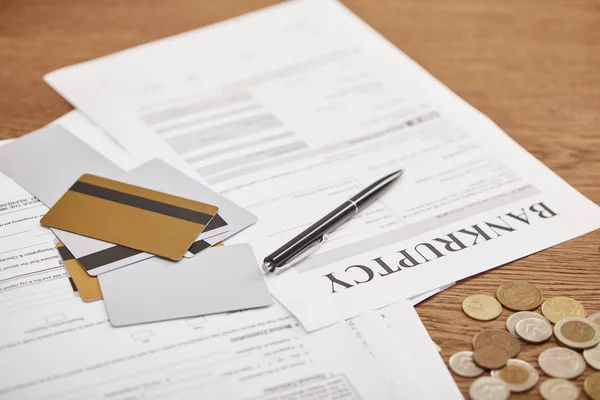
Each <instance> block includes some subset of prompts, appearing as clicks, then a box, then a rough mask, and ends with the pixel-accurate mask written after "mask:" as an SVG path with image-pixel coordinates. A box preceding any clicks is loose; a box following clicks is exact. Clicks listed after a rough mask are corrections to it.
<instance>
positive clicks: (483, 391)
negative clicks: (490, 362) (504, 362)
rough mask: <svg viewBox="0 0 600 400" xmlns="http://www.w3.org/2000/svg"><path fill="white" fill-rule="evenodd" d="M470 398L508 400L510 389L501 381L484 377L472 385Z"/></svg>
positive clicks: (474, 399) (473, 399)
mask: <svg viewBox="0 0 600 400" xmlns="http://www.w3.org/2000/svg"><path fill="white" fill-rule="evenodd" d="M469 396H470V397H471V399H472V400H507V399H508V398H509V397H510V389H509V388H508V385H507V384H506V383H505V382H504V381H503V380H501V379H498V378H492V377H490V376H483V377H481V378H477V379H476V380H475V382H473V383H472V384H471V387H469Z"/></svg>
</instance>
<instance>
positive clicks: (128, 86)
mask: <svg viewBox="0 0 600 400" xmlns="http://www.w3.org/2000/svg"><path fill="white" fill-rule="evenodd" d="M46 80H47V81H48V83H50V85H51V86H52V87H53V88H55V89H56V90H57V91H58V92H59V93H60V94H62V95H63V96H64V97H65V98H66V99H67V100H69V101H70V102H71V103H72V104H73V105H75V106H76V107H77V108H79V109H80V110H82V111H83V112H84V113H85V114H86V115H87V116H89V117H90V118H91V119H93V120H94V121H95V123H97V124H98V125H99V126H100V127H102V128H103V129H104V130H105V131H106V132H107V133H109V134H110V135H111V136H112V137H113V138H114V139H115V140H117V141H118V142H119V143H120V144H121V145H122V146H123V147H124V148H125V149H126V150H127V151H128V152H129V153H130V154H131V155H133V156H134V157H135V158H136V159H138V160H140V161H143V160H146V159H148V158H152V157H156V156H159V157H162V158H166V159H168V160H171V161H172V162H174V163H179V165H181V166H182V168H186V167H187V168H190V169H191V170H193V172H195V173H196V174H199V175H201V176H202V177H203V178H205V179H206V180H207V181H208V183H210V184H211V185H213V187H215V188H216V189H217V191H219V192H220V193H222V194H224V195H226V196H228V197H229V198H230V199H232V200H233V201H235V202H236V203H238V204H240V205H242V206H245V207H246V208H248V209H249V210H250V211H251V212H253V213H254V214H255V215H257V216H258V221H259V222H258V224H256V225H255V226H254V227H252V228H251V229H249V230H247V231H245V232H244V233H243V234H242V235H239V236H238V237H236V239H235V240H236V241H240V242H249V243H251V244H252V245H253V248H254V251H255V253H256V254H257V257H258V258H259V259H262V258H263V257H264V256H266V255H268V254H269V253H271V252H272V251H273V250H274V249H276V248H277V247H278V246H280V245H281V244H283V243H285V242H286V241H288V240H289V239H290V238H292V237H293V236H295V235H296V234H297V233H299V232H300V231H301V230H303V229H304V228H306V227H307V226H309V225H310V224H311V223H313V222H314V221H315V220H317V219H319V218H320V217H322V216H323V215H324V214H326V213H327V212H329V211H330V210H331V209H333V208H335V207H336V206H338V205H339V204H340V203H342V202H343V201H344V200H346V199H347V198H348V197H350V196H351V195H353V194H355V193H356V192H358V191H359V189H361V188H362V187H364V186H366V185H368V184H370V183H372V182H373V181H375V180H377V179H378V178H380V177H382V176H384V175H385V174H388V173H390V172H392V171H395V170H397V169H400V168H405V173H404V175H403V177H402V178H401V179H400V180H399V182H397V183H396V184H395V185H394V186H393V188H392V189H391V190H390V191H388V192H387V193H386V194H385V195H384V196H383V197H381V198H380V199H379V201H377V202H375V203H374V204H373V205H371V206H370V207H369V208H368V209H367V210H365V211H364V212H362V213H360V214H358V215H357V216H356V217H355V218H354V219H352V220H351V221H350V223H347V224H345V225H343V226H342V227H341V228H340V229H338V230H337V231H336V232H334V233H333V235H331V237H330V239H329V240H328V242H326V243H325V244H324V245H323V246H322V247H321V248H320V249H319V250H318V251H317V252H316V253H315V254H313V255H311V256H310V257H309V258H308V259H306V260H305V261H304V262H302V263H301V264H299V265H298V266H297V267H295V268H294V269H293V270H289V271H286V272H285V273H283V274H281V275H279V276H270V277H269V279H268V285H269V288H270V290H271V292H272V293H273V294H274V295H275V296H276V297H277V298H278V300H280V301H281V302H282V303H283V305H284V306H285V307H286V308H287V309H288V310H290V311H291V312H292V313H293V314H294V315H295V316H296V317H298V318H299V319H300V321H301V322H302V323H303V325H304V326H305V327H306V328H307V329H309V330H314V329H318V328H320V327H323V326H326V325H329V324H332V323H334V322H336V321H340V320H343V319H346V318H349V317H352V316H355V315H358V314H360V313H362V312H365V311H368V310H372V309H375V308H378V307H382V306H385V305H387V304H391V303H393V302H395V301H397V300H399V299H402V298H407V297H410V296H414V295H417V294H419V293H423V292H425V291H429V290H432V289H433V288H436V287H440V286H443V285H446V284H449V283H451V282H454V281H456V280H459V279H463V278H465V277H468V276H470V275H474V274H477V273H480V272H482V271H485V270H488V269H490V268H493V267H496V266H499V265H502V264H505V263H507V262H510V261H512V260H515V259H518V258H521V257H524V256H526V255H529V254H532V253H534V252H537V251H540V250H542V249H545V248H547V247H549V246H553V245H555V244H558V243H560V242H563V241H565V240H569V239H571V238H573V237H576V236H578V235H582V234H584V233H586V232H589V231H592V230H594V229H597V228H598V227H600V210H599V208H598V206H596V205H595V204H594V203H592V202H591V201H589V200H588V199H586V198H585V197H584V196H582V195H581V194H580V193H578V192H577V191H576V190H575V189H573V188H572V187H570V186H569V185H568V184H566V183H565V182H564V181H562V180H561V179H560V178H559V177H558V176H556V175H555V174H554V173H552V172H551V171H550V170H548V169H547V168H546V167H545V166H544V165H542V164H541V163H540V162H539V161H537V160H536V159H535V158H534V157H532V156H531V155H530V154H529V153H527V152H526V151H525V150H524V149H523V148H521V147H520V146H518V145H517V144H516V143H515V142H514V141H513V140H511V139H510V138H509V137H508V136H507V135H506V134H505V133H504V132H503V131H502V130H501V129H499V128H498V127H497V126H496V125H495V124H494V123H493V122H491V121H490V120H489V119H488V118H487V117H485V116H484V115H482V114H481V113H480V112H478V111H477V110H475V109H474V108H472V107H471V106H469V105H468V104H467V103H466V102H464V101H463V100H462V99H460V98H459V97H458V96H456V95H455V94H454V93H452V92H451V91H450V90H449V89H448V88H446V87H445V86H443V85H442V84H441V83H440V82H438V81H437V80H436V79H435V78H433V77H432V76H431V75H429V74H428V73H427V72H426V71H425V70H423V69H422V68H421V67H420V66H418V65H417V64H416V63H414V62H413V61H412V60H411V59H409V58H408V57H407V56H406V55H405V54H403V53H402V52H401V51H399V50H398V49H397V48H395V47H394V46H393V45H392V44H390V43H389V42H387V41H386V40H385V39H384V38H382V37H381V36H380V35H379V34H378V33H376V32H375V31H374V30H373V29H371V28H370V27H369V26H368V25H366V24H365V23H364V22H363V21H361V20H360V19H359V18H358V17H357V16H355V15H354V14H352V13H351V12H350V11H349V10H348V9H346V8H345V7H344V6H343V5H342V4H340V3H338V2H336V1H333V0H324V1H321V0H308V1H292V2H286V3H284V4H281V5H277V6H274V7H271V8H267V9H264V10H260V11H257V12H255V13H251V14H248V15H244V16H242V17H239V18H235V19H232V20H230V21H226V22H223V23H219V24H216V25H213V26H209V27H206V28H202V29H198V30H195V31H191V32H187V33H184V34H181V35H178V36H174V37H171V38H167V39H164V40H161V41H158V42H154V43H149V44H146V45H142V46H139V47H136V48H134V49H131V50H126V51H122V52H119V53H116V54H114V55H110V56H107V57H103V58H100V59H98V60H94V61H90V62H86V63H83V64H79V65H75V66H71V67H67V68H64V69H61V70H58V71H55V72H53V73H51V74H49V75H47V76H46Z"/></svg>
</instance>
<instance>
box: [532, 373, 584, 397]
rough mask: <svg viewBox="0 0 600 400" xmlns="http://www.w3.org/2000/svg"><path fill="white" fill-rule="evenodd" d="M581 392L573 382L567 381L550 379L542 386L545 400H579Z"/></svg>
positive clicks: (541, 389) (541, 391)
mask: <svg viewBox="0 0 600 400" xmlns="http://www.w3.org/2000/svg"><path fill="white" fill-rule="evenodd" d="M580 392H581V391H580V390H579V389H578V388H577V386H575V384H574V383H573V382H571V381H568V380H566V379H557V378H552V379H548V380H547V381H544V382H543V383H542V385H541V386H540V394H541V395H542V398H543V399H544V400H577V399H578V398H579V393H580Z"/></svg>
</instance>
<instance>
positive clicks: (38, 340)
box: [0, 112, 461, 400]
mask: <svg viewBox="0 0 600 400" xmlns="http://www.w3.org/2000/svg"><path fill="white" fill-rule="evenodd" d="M55 124H59V125H61V126H63V127H64V128H67V127H68V128H70V129H74V128H75V127H76V129H78V134H79V135H82V136H84V137H86V138H87V140H90V141H93V142H94V143H95V145H96V146H98V147H99V148H100V149H101V151H102V153H103V154H104V155H105V156H107V157H108V158H109V159H111V160H112V161H119V160H120V161H121V162H122V163H123V164H128V163H129V161H128V159H127V157H124V156H123V154H122V153H121V152H120V151H119V149H118V148H116V147H114V146H112V145H111V144H110V143H111V142H110V141H106V140H105V139H106V138H104V137H103V136H102V135H103V134H101V132H99V131H98V130H97V129H96V128H94V127H93V126H92V125H90V124H89V122H88V121H87V120H86V119H85V118H83V117H82V116H81V115H79V114H77V113H76V112H72V113H69V114H67V115H66V116H65V117H62V118H61V119H59V120H58V121H56V122H55ZM0 188H2V192H1V196H0V246H2V247H1V250H0V251H1V253H2V254H1V256H2V257H1V258H0V271H1V274H0V324H1V326H2V329H0V377H2V379H0V398H2V399H19V400H20V399H25V398H27V399H29V398H32V399H61V400H64V399H66V400H74V399H107V398H110V399H116V400H119V399H122V400H126V399H133V398H145V399H178V400H179V399H197V398H206V399H252V400H278V399H280V400H282V399H291V398H293V399H298V400H302V399H306V400H313V399H315V398H317V397H318V398H335V399H340V400H359V399H373V398H377V399H413V398H415V397H419V398H423V399H432V400H434V399H437V398H439V395H440V393H443V394H444V396H445V398H448V399H460V398H461V395H460V391H459V390H458V388H457V387H456V385H455V384H454V382H453V380H452V377H451V376H450V374H449V372H448V370H447V369H446V367H445V365H444V364H443V361H442V360H441V358H440V356H439V355H438V354H437V352H436V351H435V350H434V349H433V347H432V346H431V341H430V338H429V336H428V335H427V333H426V331H425V330H424V328H423V326H422V324H421V322H420V320H419V318H418V316H417V314H416V312H415V311H414V309H413V307H412V305H411V303H410V302H409V301H403V302H400V303H398V304H395V305H394V309H393V310H391V311H389V312H391V313H393V314H394V315H398V317H399V318H402V320H403V323H404V324H405V325H406V326H408V327H410V329H403V330H402V331H401V332H395V331H394V329H393V327H391V326H388V325H387V324H384V323H383V320H382V315H383V314H384V313H385V312H386V311H385V309H384V310H380V311H376V312H374V313H372V314H364V315H363V316H361V319H360V320H357V321H356V324H355V323H354V321H353V320H349V321H346V322H343V323H340V324H337V325H335V326H332V327H329V328H326V329H323V330H320V331H319V332H315V333H312V334H309V333H307V332H306V331H305V330H304V329H303V328H302V327H301V325H300V323H299V321H298V320H297V319H296V318H295V317H294V316H292V315H291V314H290V313H289V312H288V311H287V310H285V309H284V308H283V307H282V306H281V305H280V304H278V303H277V304H275V305H273V306H271V307H268V308H264V309H256V310H248V311H241V312H233V313H227V314H217V315H210V316H202V317H197V318H188V319H180V320H174V321H168V322H161V323H154V324H145V325H136V326H132V327H126V328H114V327H112V326H111V325H110V323H109V321H108V317H107V314H106V311H105V307H104V303H103V301H102V300H99V301H95V302H91V303H85V302H83V301H82V300H81V299H80V298H78V297H76V296H75V294H74V293H73V290H72V289H71V286H70V284H69V282H68V279H67V276H66V273H65V270H64V267H63V265H62V261H61V260H60V256H59V255H58V253H57V251H56V249H55V247H54V236H53V235H52V234H51V233H50V231H49V230H48V229H46V228H43V227H41V226H40V225H39V219H40V218H41V217H42V216H43V215H44V214H45V212H46V211H47V209H46V207H45V206H43V205H41V203H39V201H38V200H37V199H36V198H34V197H33V196H31V195H30V194H29V193H27V192H26V191H24V190H23V189H22V188H21V187H20V186H19V185H17V184H16V183H15V182H13V181H12V180H10V179H9V178H7V177H5V176H4V175H1V174H0ZM433 292H435V291H433ZM433 292H432V293H425V294H422V295H420V296H418V298H414V299H412V300H411V301H412V302H418V301H420V300H423V299H425V298H426V297H427V296H428V295H431V294H433ZM419 330H420V335H419V339H418V340H415V338H414V337H413V335H414V332H415V331H419ZM386 343H387V344H388V345H389V347H390V349H389V350H388V351H385V352H382V350H383V348H384V347H385V346H386ZM380 353H381V356H380ZM407 354H410V356H407ZM383 355H385V358H380V357H382V356H383ZM423 357H427V358H428V359H431V360H433V361H434V364H433V365H427V366H426V368H423V367H422V366H415V365H411V363H410V362H407V363H404V364H402V363H399V362H398V361H396V364H395V365H394V364H392V362H393V360H398V359H402V358H407V359H416V358H423ZM398 363H399V364H398ZM398 368H404V370H403V373H402V374H398V373H397V371H398ZM425 376H427V377H429V378H431V377H432V376H434V377H435V379H436V381H438V382H440V384H439V385H436V387H435V388H433V387H431V385H426V382H425V381H424V377H425Z"/></svg>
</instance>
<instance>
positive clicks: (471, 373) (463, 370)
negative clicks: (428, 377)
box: [448, 351, 484, 378]
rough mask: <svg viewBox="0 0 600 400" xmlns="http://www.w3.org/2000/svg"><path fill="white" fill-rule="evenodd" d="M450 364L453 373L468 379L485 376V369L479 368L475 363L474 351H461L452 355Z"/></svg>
mask: <svg viewBox="0 0 600 400" xmlns="http://www.w3.org/2000/svg"><path fill="white" fill-rule="evenodd" d="M448 364H450V369H451V370H452V372H454V373H455V374H456V375H460V376H464V377H466V378H474V377H476V376H479V375H481V374H483V371H484V369H483V368H479V366H478V365H477V364H475V363H474V362H473V352H472V351H459V352H458V353H454V354H452V356H451V357H450V360H449V361H448Z"/></svg>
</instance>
